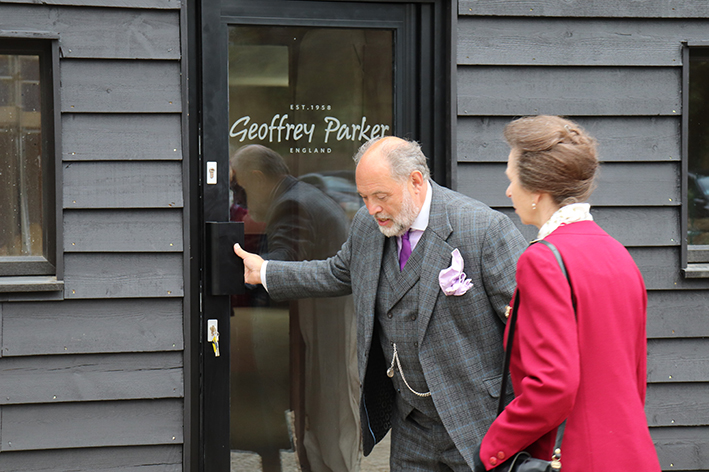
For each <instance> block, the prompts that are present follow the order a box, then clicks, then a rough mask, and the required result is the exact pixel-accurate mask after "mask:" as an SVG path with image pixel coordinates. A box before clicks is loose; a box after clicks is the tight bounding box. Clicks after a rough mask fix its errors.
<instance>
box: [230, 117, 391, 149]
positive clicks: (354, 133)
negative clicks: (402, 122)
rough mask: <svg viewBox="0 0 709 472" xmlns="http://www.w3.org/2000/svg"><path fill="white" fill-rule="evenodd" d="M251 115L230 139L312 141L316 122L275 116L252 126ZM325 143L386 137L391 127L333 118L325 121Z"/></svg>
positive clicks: (364, 120)
mask: <svg viewBox="0 0 709 472" xmlns="http://www.w3.org/2000/svg"><path fill="white" fill-rule="evenodd" d="M249 123H251V117H250V116H242V117H241V118H239V119H238V120H236V121H235V122H234V124H233V125H231V129H230V130H229V136H231V137H232V138H237V139H238V140H239V141H240V142H243V141H245V140H246V139H248V140H249V141H253V140H255V139H259V140H261V141H268V142H270V143H280V142H283V141H289V140H296V141H298V140H301V139H304V138H306V137H307V138H308V142H309V143H312V142H313V137H314V136H315V132H316V126H315V124H314V123H289V122H288V114H284V115H280V114H278V113H277V114H275V115H273V118H271V122H270V123H251V124H249ZM323 125H324V129H323V132H324V136H323V138H324V140H323V142H324V143H327V142H329V141H330V139H332V138H334V139H335V140H337V141H343V140H351V141H360V142H361V141H368V140H370V139H372V138H378V137H382V136H385V135H386V132H387V131H388V130H389V129H390V127H389V125H386V124H382V123H378V124H375V125H369V124H367V117H366V116H363V117H362V121H361V122H360V123H341V122H340V120H338V119H337V118H335V117H334V116H326V117H325V118H323Z"/></svg>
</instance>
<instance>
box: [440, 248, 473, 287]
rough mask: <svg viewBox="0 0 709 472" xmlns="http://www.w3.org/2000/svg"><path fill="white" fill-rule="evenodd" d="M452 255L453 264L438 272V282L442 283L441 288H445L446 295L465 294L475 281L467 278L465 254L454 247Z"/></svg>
mask: <svg viewBox="0 0 709 472" xmlns="http://www.w3.org/2000/svg"><path fill="white" fill-rule="evenodd" d="M451 255H452V256H453V261H452V262H451V266H450V267H448V268H447V269H443V270H442V271H441V272H440V274H438V283H439V284H440V285H441V290H443V293H445V294H446V296H450V295H455V296H456V297H459V296H461V295H464V294H465V292H467V291H468V290H469V289H470V287H472V286H473V282H472V281H471V280H470V279H466V278H465V272H463V264H464V262H463V256H461V255H460V251H459V250H458V249H454V250H453V252H452V253H451Z"/></svg>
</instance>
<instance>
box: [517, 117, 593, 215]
mask: <svg viewBox="0 0 709 472" xmlns="http://www.w3.org/2000/svg"><path fill="white" fill-rule="evenodd" d="M504 133H505V139H506V140H507V142H508V143H509V145H510V147H511V148H512V151H513V152H515V153H516V156H517V172H518V176H519V181H520V184H521V185H522V187H524V188H525V189H526V190H529V191H530V192H544V193H548V194H550V195H551V197H552V199H553V200H554V202H555V203H557V204H558V205H559V206H565V205H569V204H571V203H578V202H584V201H586V200H588V197H590V196H591V193H592V192H593V190H594V188H595V184H594V180H595V177H596V171H597V169H598V157H597V155H596V140H595V139H593V138H592V137H591V136H589V135H588V134H586V132H585V131H584V129H583V128H581V127H580V126H579V125H577V124H576V123H574V122H573V121H570V120H567V119H564V118H561V117H558V116H548V115H539V116H529V117H525V118H520V119H517V120H515V121H513V122H512V123H510V124H508V125H507V126H506V127H505V132H504Z"/></svg>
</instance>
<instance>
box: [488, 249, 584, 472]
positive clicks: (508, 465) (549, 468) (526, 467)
mask: <svg viewBox="0 0 709 472" xmlns="http://www.w3.org/2000/svg"><path fill="white" fill-rule="evenodd" d="M539 242H540V243H542V244H544V245H546V246H547V247H548V248H549V249H550V250H551V252H552V253H554V257H555V258H556V261H557V262H558V263H559V267H560V268H561V272H562V273H563V274H564V277H566V280H568V281H569V286H571V279H569V274H568V273H567V272H566V266H565V265H564V261H563V259H562V258H561V254H559V250H558V249H556V246H554V245H553V244H552V243H550V242H548V241H544V240H540V241H539ZM571 301H572V304H573V305H574V314H575V313H576V304H575V303H574V300H573V297H572V300H571ZM518 309H519V290H517V293H515V303H514V308H512V313H511V314H510V319H509V321H508V323H509V325H510V326H509V329H508V332H507V349H506V350H505V362H504V365H503V367H502V386H501V389H500V402H499V404H498V406H497V414H498V415H499V414H500V413H502V411H503V410H504V409H505V398H504V395H503V392H505V391H506V390H507V373H508V372H509V369H510V357H511V355H512V340H513V339H514V334H515V325H516V324H517V323H516V321H517V310H518ZM565 428H566V420H564V421H563V422H562V423H561V425H559V428H558V429H557V431H556V442H555V444H554V453H553V454H552V457H551V460H548V461H547V460H543V459H537V458H535V457H532V456H530V455H529V453H528V452H526V451H521V452H518V453H517V454H515V455H514V457H512V458H511V459H510V460H508V461H506V462H505V463H503V464H501V465H500V466H498V467H496V468H495V469H494V470H495V472H555V471H559V470H561V442H562V440H563V439H564V429H565Z"/></svg>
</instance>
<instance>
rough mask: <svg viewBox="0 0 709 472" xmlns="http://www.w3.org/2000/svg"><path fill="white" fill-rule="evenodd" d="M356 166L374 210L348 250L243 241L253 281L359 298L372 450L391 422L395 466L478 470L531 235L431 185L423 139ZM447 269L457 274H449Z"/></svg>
mask: <svg viewBox="0 0 709 472" xmlns="http://www.w3.org/2000/svg"><path fill="white" fill-rule="evenodd" d="M355 162H356V163H357V170H356V180H357V190H358V192H359V194H360V195H361V197H362V199H363V200H364V203H365V207H366V208H362V209H360V211H359V212H358V213H357V215H356V216H355V218H354V220H353V222H352V225H351V228H350V233H349V237H348V239H347V241H346V242H345V244H344V245H343V246H342V248H341V249H340V251H339V252H338V253H337V254H336V255H335V256H333V257H331V258H329V259H327V260H323V261H305V262H279V261H266V262H265V263H264V261H263V260H262V259H261V258H260V257H259V256H257V255H254V254H249V253H247V252H245V251H243V250H242V249H241V248H240V247H238V245H237V246H235V252H236V253H237V255H239V256H240V257H242V258H243V259H244V267H245V279H246V282H247V283H264V285H265V286H266V289H267V290H268V291H269V293H270V295H271V297H273V298H275V299H294V298H303V297H330V296H340V295H345V294H348V293H352V294H353V296H354V303H355V310H356V316H357V329H358V332H357V337H358V339H357V342H358V344H357V354H358V356H357V358H358V366H359V376H360V383H361V387H360V391H361V400H360V416H361V420H362V441H363V447H364V453H365V455H368V454H369V452H371V450H372V448H373V447H374V445H375V444H376V443H377V442H378V441H380V440H381V439H382V438H383V437H384V436H385V434H386V433H387V431H388V430H389V428H391V431H392V437H391V456H390V462H391V469H392V470H395V471H398V470H406V471H412V470H420V471H434V470H441V471H447V470H454V471H459V470H460V471H463V470H470V469H471V468H472V465H473V455H474V449H475V447H476V446H477V444H479V442H480V441H481V440H482V438H483V436H484V435H485V432H486V431H487V428H488V426H489V425H490V424H491V423H492V421H493V419H494V417H495V413H496V407H497V399H496V397H498V394H499V388H500V369H501V366H502V359H503V351H502V333H503V330H504V320H505V315H504V314H505V307H506V305H507V303H508V302H509V301H510V299H511V298H512V293H513V290H514V285H515V281H514V274H515V266H516V261H517V258H518V257H519V255H520V254H521V253H522V251H523V250H524V248H525V247H526V242H525V241H524V239H523V238H522V235H521V234H520V233H519V231H518V230H517V229H516V228H515V226H514V225H513V224H512V222H511V221H510V220H509V218H507V217H506V216H504V215H502V214H501V213H499V212H496V211H493V210H491V209H490V208H489V207H487V206H486V205H484V204H482V203H480V202H478V201H476V200H473V199H471V198H468V197H466V196H464V195H461V194H459V193H456V192H454V191H452V190H449V189H446V188H444V187H441V186H439V185H437V184H436V183H434V182H433V181H431V180H430V179H429V170H428V166H427V164H426V157H425V156H424V155H423V153H422V152H421V150H420V147H419V146H418V144H417V143H415V142H410V141H406V140H403V139H400V138H396V137H391V136H389V137H385V138H380V139H376V140H372V141H370V142H368V143H366V144H365V145H363V146H362V148H361V149H360V150H359V152H358V153H357V155H356V156H355ZM367 213H369V214H367ZM409 230H410V231H409ZM406 233H408V235H407V236H408V239H409V241H410V246H411V248H412V251H411V255H410V257H409V259H408V261H406V262H405V265H404V267H403V268H401V267H400V261H399V258H400V255H399V252H400V249H401V247H402V245H406V243H405V242H403V241H402V235H405V234H406ZM403 239H406V236H404V238H403ZM456 249H457V251H456ZM456 252H457V253H458V254H459V256H456V254H455V253H456ZM460 256H462V263H463V268H462V270H461V268H460V266H459V265H458V266H456V265H455V264H453V262H454V260H456V259H457V261H458V262H461V257H460ZM445 269H448V270H447V271H446V272H447V273H448V274H449V275H450V273H451V272H452V273H453V275H455V274H457V275H458V276H457V277H448V279H446V280H441V277H439V275H441V271H443V270H445ZM471 283H472V285H471ZM444 289H445V291H444ZM446 291H447V292H448V293H450V294H449V295H447V294H446Z"/></svg>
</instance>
